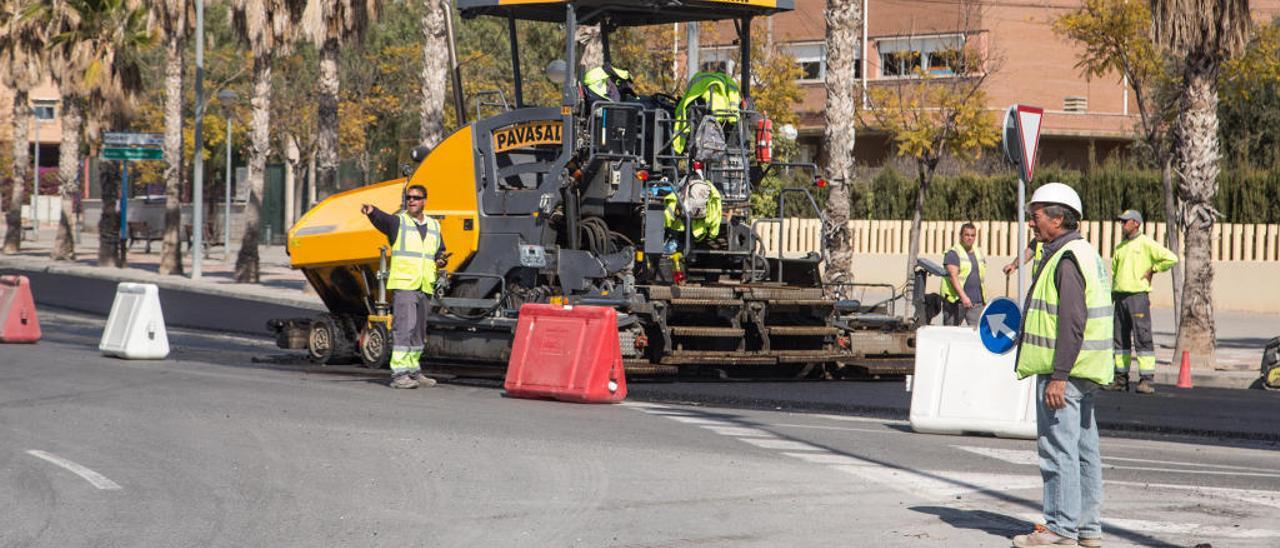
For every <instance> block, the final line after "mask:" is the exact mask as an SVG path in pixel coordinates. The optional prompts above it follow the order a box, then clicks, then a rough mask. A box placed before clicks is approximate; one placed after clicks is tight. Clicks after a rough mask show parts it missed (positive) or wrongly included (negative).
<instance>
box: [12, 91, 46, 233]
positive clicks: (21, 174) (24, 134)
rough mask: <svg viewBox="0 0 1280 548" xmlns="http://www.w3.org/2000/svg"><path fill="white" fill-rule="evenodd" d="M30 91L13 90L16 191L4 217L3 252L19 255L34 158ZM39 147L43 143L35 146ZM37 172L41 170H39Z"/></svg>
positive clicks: (14, 183) (14, 176)
mask: <svg viewBox="0 0 1280 548" xmlns="http://www.w3.org/2000/svg"><path fill="white" fill-rule="evenodd" d="M28 99H29V96H28V94H27V90H25V89H22V88H20V87H19V88H17V89H14V90H13V190H12V191H11V193H10V195H9V210H8V211H6V212H5V214H4V221H5V225H6V226H7V228H6V230H5V233H4V253H5V254H6V255H7V254H12V253H17V252H18V250H19V249H20V248H21V247H22V204H23V202H24V201H25V199H26V190H27V186H26V185H27V179H29V178H30V176H29V174H28V173H27V163H28V162H30V161H31V157H30V155H29V154H27V149H28V147H29V145H30V140H31V105H30V104H29V103H28ZM36 146H40V143H36ZM37 171H38V169H37Z"/></svg>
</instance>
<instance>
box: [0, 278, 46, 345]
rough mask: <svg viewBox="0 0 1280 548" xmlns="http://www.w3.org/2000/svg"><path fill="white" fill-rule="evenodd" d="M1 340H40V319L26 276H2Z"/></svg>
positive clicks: (0, 292) (18, 341) (0, 297)
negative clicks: (37, 315)
mask: <svg viewBox="0 0 1280 548" xmlns="http://www.w3.org/2000/svg"><path fill="white" fill-rule="evenodd" d="M0 319H3V323H0V342H4V343H33V342H36V341H39V340H40V319H39V318H37V317H36V303H35V299H32V298H31V283H30V282H29V281H27V277H26V276H0Z"/></svg>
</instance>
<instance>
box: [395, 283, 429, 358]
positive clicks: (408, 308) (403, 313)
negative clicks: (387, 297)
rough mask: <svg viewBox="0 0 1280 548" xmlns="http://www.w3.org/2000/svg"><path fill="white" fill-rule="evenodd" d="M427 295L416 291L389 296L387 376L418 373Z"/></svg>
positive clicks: (406, 290) (398, 291) (424, 329)
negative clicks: (389, 360) (388, 358)
mask: <svg viewBox="0 0 1280 548" xmlns="http://www.w3.org/2000/svg"><path fill="white" fill-rule="evenodd" d="M430 303H431V295H428V294H426V293H423V292H421V291H418V290H416V289H397V290H395V291H393V292H392V294H391V311H392V317H391V373H392V375H405V374H410V373H416V372H418V371H419V370H421V366H420V365H419V361H421V360H422V343H423V340H422V339H423V337H424V336H425V335H426V331H427V330H426V323H427V306H428V305H429V304H430Z"/></svg>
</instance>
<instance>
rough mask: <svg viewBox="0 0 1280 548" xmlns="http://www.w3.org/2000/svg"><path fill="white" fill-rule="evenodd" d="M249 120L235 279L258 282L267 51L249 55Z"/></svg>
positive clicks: (266, 148) (267, 130) (267, 136)
mask: <svg viewBox="0 0 1280 548" xmlns="http://www.w3.org/2000/svg"><path fill="white" fill-rule="evenodd" d="M251 102H252V104H253V122H252V126H251V128H250V131H251V134H250V144H249V201H248V202H247V203H245V208H244V237H243V238H242V239H241V240H240V254H239V255H238V256H237V257H236V281H237V282H240V283H258V225H259V224H260V222H261V220H262V189H263V186H264V185H263V178H264V177H265V176H266V171H267V154H269V153H270V152H271V126H270V124H271V54H270V53H269V52H261V53H258V54H257V55H255V56H254V59H253V100H252V101H251Z"/></svg>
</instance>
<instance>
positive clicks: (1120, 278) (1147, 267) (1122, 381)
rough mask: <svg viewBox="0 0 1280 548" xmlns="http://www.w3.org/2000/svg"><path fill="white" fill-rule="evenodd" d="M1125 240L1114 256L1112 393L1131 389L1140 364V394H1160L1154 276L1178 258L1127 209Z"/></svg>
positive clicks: (1123, 217)
mask: <svg viewBox="0 0 1280 548" xmlns="http://www.w3.org/2000/svg"><path fill="white" fill-rule="evenodd" d="M1116 220H1117V221H1119V222H1120V223H1121V225H1120V230H1121V232H1122V233H1123V234H1124V241H1122V242H1120V245H1118V246H1116V250H1115V251H1114V252H1113V253H1112V254H1111V272H1112V275H1113V277H1114V279H1115V284H1114V286H1113V287H1112V288H1111V291H1112V293H1111V300H1112V301H1114V302H1115V325H1116V328H1115V329H1116V333H1115V339H1116V340H1115V347H1116V380H1115V383H1114V384H1112V385H1111V386H1109V387H1108V388H1109V389H1111V390H1120V391H1126V390H1128V389H1129V366H1130V365H1131V364H1132V363H1133V362H1134V361H1135V358H1136V361H1137V362H1138V377H1139V380H1138V386H1137V392H1138V393H1139V394H1152V393H1154V392H1155V391H1156V389H1155V387H1154V386H1152V383H1153V382H1154V381H1155V376H1156V347H1155V343H1153V342H1152V338H1151V298H1150V294H1151V276H1153V275H1154V274H1155V273H1157V272H1164V271H1166V270H1169V269H1170V268H1173V265H1175V264H1178V256H1177V255H1176V254H1174V252H1172V251H1169V250H1168V249H1167V248H1165V247H1164V246H1162V245H1160V244H1159V243H1157V242H1156V241H1155V240H1153V239H1151V237H1150V236H1147V235H1146V234H1143V233H1142V214H1141V213H1138V211H1137V210H1133V209H1130V210H1127V211H1125V212H1124V213H1121V214H1120V216H1119V217H1117V218H1116Z"/></svg>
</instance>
